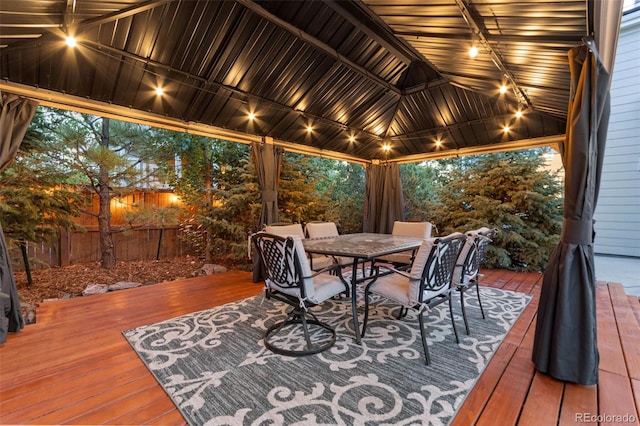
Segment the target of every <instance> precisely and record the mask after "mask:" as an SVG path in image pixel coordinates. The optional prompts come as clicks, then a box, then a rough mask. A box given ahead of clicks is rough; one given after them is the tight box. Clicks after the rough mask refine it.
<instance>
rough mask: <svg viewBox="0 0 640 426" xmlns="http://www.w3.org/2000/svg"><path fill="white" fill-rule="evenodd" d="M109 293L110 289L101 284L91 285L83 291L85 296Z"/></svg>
mask: <svg viewBox="0 0 640 426" xmlns="http://www.w3.org/2000/svg"><path fill="white" fill-rule="evenodd" d="M107 291H109V288H108V287H107V286H106V285H101V284H89V285H87V286H86V287H85V289H84V290H82V295H83V296H90V295H92V294H102V293H106V292H107Z"/></svg>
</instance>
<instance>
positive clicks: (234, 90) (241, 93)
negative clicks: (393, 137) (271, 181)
mask: <svg viewBox="0 0 640 426" xmlns="http://www.w3.org/2000/svg"><path fill="white" fill-rule="evenodd" d="M79 44H80V45H85V46H86V45H92V46H95V48H94V51H95V52H97V53H100V52H101V51H104V52H107V53H110V54H115V55H121V56H123V57H125V58H128V59H132V60H134V61H136V62H138V63H140V64H144V65H151V66H153V67H156V68H158V69H159V70H162V73H161V72H160V71H152V70H149V69H145V72H148V73H149V74H153V75H162V77H164V78H166V79H167V80H170V81H172V82H174V83H176V84H179V85H182V86H188V87H192V88H194V89H196V90H199V91H204V92H210V93H213V92H212V91H211V90H210V89H206V88H203V87H199V86H195V85H193V84H189V83H187V82H185V81H183V80H176V79H171V78H170V77H169V76H168V75H167V74H168V73H175V74H177V75H180V76H183V77H185V78H187V79H189V80H193V81H194V82H198V83H200V84H201V85H203V86H207V85H208V86H212V87H219V88H223V89H225V90H228V91H229V92H232V93H234V94H236V95H238V96H241V97H243V98H244V99H252V100H256V101H258V102H260V103H262V104H265V105H271V107H272V108H275V109H278V110H283V111H287V112H295V113H297V114H300V115H301V116H304V117H308V118H311V119H313V120H314V122H321V123H325V124H327V125H330V126H334V127H339V128H341V129H343V130H349V129H352V127H350V126H349V125H348V124H345V123H341V122H338V121H333V120H330V119H328V118H326V117H322V116H319V115H316V114H312V113H309V112H306V111H303V110H298V109H295V108H293V107H291V106H289V105H286V104H282V103H280V102H277V101H273V100H271V99H267V98H264V97H262V96H259V95H254V94H251V93H248V92H245V91H243V90H240V89H238V88H237V87H233V86H229V85H226V84H223V83H218V82H216V81H211V80H209V79H206V78H204V77H200V76H199V75H195V74H191V73H189V72H186V71H183V70H180V69H176V68H172V67H170V66H168V65H165V64H163V63H161V62H158V61H154V60H151V59H148V58H145V57H142V56H139V55H136V54H133V53H131V52H127V51H125V50H121V49H118V48H115V47H111V46H107V45H104V44H102V43H98V42H95V41H93V40H82V41H81V42H79ZM358 133H361V134H365V135H367V136H369V137H371V138H375V139H380V136H378V135H376V134H374V133H369V132H366V131H364V130H359V131H358Z"/></svg>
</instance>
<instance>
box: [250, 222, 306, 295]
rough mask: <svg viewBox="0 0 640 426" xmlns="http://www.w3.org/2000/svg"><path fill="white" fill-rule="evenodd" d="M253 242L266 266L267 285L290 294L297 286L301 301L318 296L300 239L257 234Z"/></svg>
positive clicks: (252, 237)
mask: <svg viewBox="0 0 640 426" xmlns="http://www.w3.org/2000/svg"><path fill="white" fill-rule="evenodd" d="M251 240H252V241H253V244H254V245H255V247H256V250H257V252H258V254H259V255H260V258H261V260H262V263H263V265H264V269H265V275H266V279H265V281H266V284H267V286H269V287H272V288H273V287H274V286H275V288H276V289H281V290H283V291H285V292H288V293H289V294H291V292H290V290H291V289H293V288H296V287H297V288H298V290H299V294H298V293H296V294H298V295H299V297H301V298H302V299H304V298H306V297H309V298H313V297H315V289H314V286H313V279H312V278H311V268H310V267H309V261H308V260H307V256H306V254H305V250H304V246H303V245H302V240H301V239H300V237H299V236H297V235H293V236H281V235H277V234H270V233H267V232H258V233H255V234H253V235H252V236H251ZM287 290H289V291H287Z"/></svg>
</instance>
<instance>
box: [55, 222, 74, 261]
mask: <svg viewBox="0 0 640 426" xmlns="http://www.w3.org/2000/svg"><path fill="white" fill-rule="evenodd" d="M69 251H70V247H69V232H67V230H66V229H65V228H62V227H61V228H60V235H59V236H58V265H59V266H60V267H64V266H69V265H70V264H71V262H70V261H69V258H70V253H69Z"/></svg>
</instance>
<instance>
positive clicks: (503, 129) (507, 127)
mask: <svg viewBox="0 0 640 426" xmlns="http://www.w3.org/2000/svg"><path fill="white" fill-rule="evenodd" d="M509 130H511V129H509V126H504V127H503V128H502V131H503V132H505V133H509Z"/></svg>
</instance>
